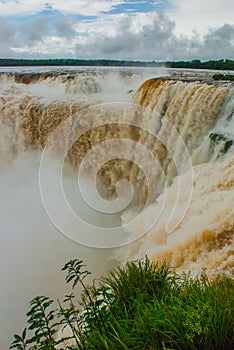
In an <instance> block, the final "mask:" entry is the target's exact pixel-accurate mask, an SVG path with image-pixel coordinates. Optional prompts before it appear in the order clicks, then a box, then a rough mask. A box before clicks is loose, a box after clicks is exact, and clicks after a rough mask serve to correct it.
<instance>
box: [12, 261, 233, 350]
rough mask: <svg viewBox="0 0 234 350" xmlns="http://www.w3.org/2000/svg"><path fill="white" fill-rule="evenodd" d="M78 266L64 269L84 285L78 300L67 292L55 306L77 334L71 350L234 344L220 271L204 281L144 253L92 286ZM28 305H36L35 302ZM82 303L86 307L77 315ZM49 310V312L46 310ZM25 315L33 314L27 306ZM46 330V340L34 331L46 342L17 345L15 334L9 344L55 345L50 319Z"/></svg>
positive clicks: (220, 349) (195, 349) (226, 347)
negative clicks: (27, 311) (158, 261)
mask: <svg viewBox="0 0 234 350" xmlns="http://www.w3.org/2000/svg"><path fill="white" fill-rule="evenodd" d="M83 266H84V265H82V262H80V261H78V260H73V261H71V262H69V263H67V264H66V265H65V267H64V268H63V270H67V272H68V275H67V277H66V280H69V281H70V282H72V283H73V287H75V286H76V285H77V283H78V282H80V283H81V284H82V286H83V288H84V294H83V298H82V301H81V302H80V304H79V305H76V304H75V303H74V301H73V300H74V299H73V296H70V297H67V298H66V302H65V304H66V303H67V302H68V306H66V307H65V306H61V304H60V308H59V310H58V322H57V323H58V324H60V325H61V324H69V325H70V326H71V328H73V331H74V338H76V339H77V340H76V345H75V346H74V347H73V349H83V350H94V349H95V350H99V349H100V350H105V349H106V350H122V349H123V350H128V349H129V350H130V349H131V350H133V349H136V350H144V349H145V350H153V349H154V350H160V349H165V350H166V349H167V350H169V349H173V350H176V349H178V350H208V349H210V350H231V349H234V310H233V305H234V281H233V280H232V279H230V278H227V277H224V276H223V277H219V278H218V279H216V280H215V281H213V282H209V280H208V278H207V276H206V275H205V274H202V275H201V276H200V277H199V278H196V279H194V278H191V276H189V275H185V274H183V275H177V274H176V273H174V272H173V271H172V269H171V268H170V267H169V266H168V265H167V264H165V263H162V264H159V263H153V262H150V261H149V259H148V258H145V259H144V260H139V261H132V262H129V263H127V264H126V265H125V266H123V267H118V268H117V269H116V270H114V271H112V272H111V273H110V274H109V276H108V277H107V278H105V279H103V280H102V287H99V288H97V287H95V286H92V287H87V286H85V285H84V282H83V280H84V276H86V275H87V273H88V272H87V271H83V270H82V268H83ZM82 271H83V272H82ZM46 302H47V305H48V307H50V306H51V305H49V303H48V301H47V300H46ZM33 305H34V308H35V303H34V304H33ZM66 305H67V304H66ZM82 308H83V310H85V312H83V314H82V315H81V313H80V310H81V309H82ZM34 310H35V309H34ZM43 310H44V309H43ZM44 311H45V310H44ZM54 312H55V311H54V310H53V313H52V314H53V315H54ZM37 314H38V312H37ZM44 314H46V312H44ZM48 314H49V315H51V310H50V309H49V310H48ZM29 315H30V317H31V319H32V312H31V311H30V312H29ZM47 318H48V317H47ZM41 324H42V325H47V324H46V323H45V322H41ZM31 325H32V323H31ZM51 330H52V331H50V330H49V329H48V327H46V328H45V337H47V340H46V339H43V337H42V336H41V333H42V332H41V331H40V332H39V334H40V342H41V344H44V345H43V346H45V344H48V345H46V347H42V346H41V345H40V343H35V342H34V343H33V342H31V343H30V339H29V341H28V343H27V344H26V346H25V347H20V346H22V344H21V345H20V341H19V339H18V338H17V339H18V343H17V342H16V340H15V342H16V343H15V345H13V347H12V348H17V349H28V348H29V349H30V347H27V346H28V345H29V344H33V345H34V349H48V350H49V349H55V345H56V342H54V343H53V342H52V341H51V337H48V334H49V335H50V336H51V334H53V331H54V323H53V322H52V325H51ZM25 333H26V332H25ZM15 337H17V336H15ZM18 337H19V336H18ZM25 337H26V335H25ZM31 339H33V338H31ZM46 341H47V343H46ZM21 343H22V342H21ZM24 343H26V342H25V341H24ZM17 344H18V345H17ZM60 344H61V345H60V346H61V349H65V347H63V346H62V342H61V343H60ZM57 345H59V344H57ZM17 346H18V347H17ZM30 346H31V345H30ZM67 349H68V348H67Z"/></svg>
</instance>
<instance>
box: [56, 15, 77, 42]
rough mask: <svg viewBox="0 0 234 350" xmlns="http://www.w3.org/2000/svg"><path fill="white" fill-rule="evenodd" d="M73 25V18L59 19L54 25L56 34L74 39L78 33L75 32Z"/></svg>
mask: <svg viewBox="0 0 234 350" xmlns="http://www.w3.org/2000/svg"><path fill="white" fill-rule="evenodd" d="M73 25H74V23H73V21H72V19H71V17H69V18H66V19H60V18H57V19H56V20H55V23H54V26H55V30H56V34H57V35H58V36H61V37H65V38H68V39H69V38H72V37H74V36H75V34H76V31H75V30H74V28H73Z"/></svg>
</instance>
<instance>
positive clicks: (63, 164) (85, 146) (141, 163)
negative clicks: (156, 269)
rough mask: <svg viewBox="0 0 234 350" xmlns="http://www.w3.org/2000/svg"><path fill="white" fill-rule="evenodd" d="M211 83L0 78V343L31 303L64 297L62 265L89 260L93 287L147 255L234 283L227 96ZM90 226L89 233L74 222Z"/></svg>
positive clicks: (231, 127)
mask: <svg viewBox="0 0 234 350" xmlns="http://www.w3.org/2000/svg"><path fill="white" fill-rule="evenodd" d="M146 76H147V74H146ZM208 80H209V79H207V77H206V81H202V79H201V74H200V75H199V80H197V81H196V80H195V77H194V76H193V78H192V79H188V80H186V79H185V77H183V80H178V77H176V78H173V77H169V78H168V77H167V78H160V77H159V78H154V79H148V80H146V79H145V75H142V74H141V75H140V74H139V75H137V74H132V73H131V74H130V73H127V72H125V73H124V74H121V75H118V74H115V73H113V72H111V73H110V74H107V73H106V72H101V71H98V72H91V71H88V70H87V71H80V72H75V71H74V72H67V71H65V72H58V71H57V72H36V73H35V72H28V73H24V72H18V73H17V72H16V73H13V72H9V73H2V74H0V126H1V127H0V186H1V190H2V193H3V195H2V196H1V201H0V209H1V215H2V216H1V224H2V233H1V236H0V239H1V242H0V243H1V246H2V247H4V248H3V252H2V254H1V259H2V262H1V266H2V268H1V269H2V270H1V278H2V283H3V285H6V289H4V290H3V291H2V293H3V294H1V295H0V296H1V298H0V299H1V300H2V301H3V303H4V305H0V306H1V309H2V310H3V313H2V315H3V316H2V317H3V319H2V321H1V320H0V321H1V322H3V326H1V327H0V338H2V339H4V340H3V341H4V342H5V343H6V342H9V341H10V340H9V339H8V336H10V334H12V332H11V330H13V329H15V328H17V327H18V324H17V322H18V321H16V320H17V319H21V318H22V315H24V314H25V311H26V309H27V308H26V305H25V304H26V303H27V302H28V300H29V298H32V297H33V296H34V293H42V294H43V293H44V294H50V295H51V296H52V297H54V298H55V299H56V298H57V296H58V294H57V293H58V290H59V292H60V293H59V296H60V295H61V294H62V295H63V294H64V293H63V290H62V289H61V288H62V287H61V285H62V281H61V283H60V282H59V277H58V276H57V275H56V273H57V270H59V267H60V265H62V264H64V263H65V261H64V259H69V258H70V255H72V256H73V257H77V256H78V258H81V259H84V260H85V259H86V260H88V262H90V264H91V266H90V270H94V272H95V276H96V277H99V276H100V275H101V274H102V273H103V272H104V271H105V269H108V267H110V266H111V264H112V263H113V261H114V263H115V262H118V261H120V262H124V261H126V260H129V259H136V258H142V257H144V255H145V254H147V255H148V256H149V258H150V259H152V260H155V261H157V260H164V259H166V260H167V261H168V262H169V263H170V264H171V265H172V266H173V267H174V268H175V269H177V271H191V272H192V273H193V274H194V275H196V274H197V273H200V272H201V271H202V269H206V272H207V273H208V275H209V276H210V278H213V277H215V276H216V275H217V274H219V273H225V274H227V275H230V276H233V267H234V266H233V251H234V238H233V236H234V235H233V233H234V212H233V200H234V148H233V143H234V86H233V83H223V82H214V81H212V80H211V79H210V81H208ZM80 173H81V175H82V176H81V180H80V179H79V181H81V182H80V183H81V184H82V185H83V187H82V186H81V187H82V189H81V193H79V195H77V192H76V187H77V174H80ZM38 174H39V176H38ZM60 175H61V178H62V179H63V180H64V193H65V195H66V196H67V198H68V199H67V201H68V202H69V205H70V206H67V207H65V204H64V207H63V205H62V204H61V203H60V200H61V201H62V200H63V194H64V193H63V192H61V193H58V192H59V190H60V188H59V186H60V177H59V176H60ZM39 180H40V182H39ZM91 180H92V181H91ZM123 180H127V181H126V182H124V181H123ZM94 182H95V185H96V187H97V188H96V187H95V186H93V184H94ZM39 184H40V188H39ZM129 184H131V186H129ZM56 186H57V187H56ZM82 191H83V192H82ZM96 192H98V193H96ZM97 194H99V195H101V196H100V198H101V204H100V206H99V202H98V201H99V199H100V198H99V197H98V196H97ZM47 195H48V196H49V195H50V198H47V197H46V196H47ZM83 195H84V197H82V196H83ZM86 196H87V197H86ZM77 197H79V198H77ZM93 199H95V200H93ZM86 200H87V203H88V204H87V203H85V204H84V202H85V201H86ZM89 200H90V202H88V201H89ZM97 203H98V204H97ZM96 204H97V210H93V209H92V206H94V207H95V208H96ZM43 205H44V207H43ZM73 205H74V208H75V209H74V208H73ZM63 208H65V209H64V210H63ZM71 208H72V209H71ZM90 208H91V209H90ZM116 208H117V209H116ZM56 210H58V212H56ZM66 210H67V211H66ZM69 210H70V212H69ZM73 211H74V212H75V213H76V214H77V212H78V214H80V212H81V214H80V215H81V217H82V220H83V221H82V224H80V226H79V224H77V221H76V220H75V216H72V214H73ZM103 212H104V214H103ZM46 213H47V214H48V217H49V218H50V220H51V222H52V223H50V221H49V218H48V217H47V216H46ZM55 214H56V215H57V216H56V215H55ZM89 219H91V224H90V225H89V226H90V227H91V226H92V230H93V231H88V229H87V230H86V227H85V224H84V223H83V222H84V221H86V220H89ZM56 220H58V221H56ZM104 221H105V222H104ZM63 225H65V226H63ZM66 225H67V226H66ZM61 227H65V228H66V229H67V230H70V231H71V234H70V233H69V234H68V233H67V232H66V229H64V230H62V229H61ZM103 227H104V228H106V227H107V228H108V229H107V231H105V230H104V229H103ZM117 228H118V229H119V231H117ZM108 230H109V231H108ZM59 231H60V232H62V233H63V235H64V236H62V235H60V234H59ZM102 231H103V232H102ZM67 237H68V238H70V240H68V239H67ZM73 241H75V242H78V243H81V244H75V243H74V242H73ZM82 244H83V246H82ZM86 245H87V247H86ZM38 247H39V248H38ZM91 247H93V248H91ZM100 247H102V248H109V249H104V250H102V249H99V248H100ZM95 248H98V249H95ZM113 248H115V249H113ZM33 259H35V261H34V260H33ZM5 260H8V262H9V264H8V265H9V266H8V271H9V272H7V273H6V271H5V269H4V266H5ZM52 260H53V261H52ZM51 261H52V262H51ZM85 262H87V261H85ZM15 271H16V272H15ZM14 273H16V275H17V276H13V275H14ZM8 274H9V275H12V276H11V279H10V280H9V276H8ZM22 281H23V282H22ZM50 281H52V283H50ZM19 284H20V285H21V288H20V289H19V288H18V286H19ZM34 285H35V286H36V287H35V288H37V290H34V287H33V286H34ZM40 286H42V290H38V288H39V287H40ZM9 291H10V292H9ZM5 305H12V310H11V312H10V314H9V317H7V316H6V312H7V311H6V310H5V309H6V307H5ZM19 305H21V306H20V307H19ZM24 305H25V309H24V310H22V309H23V308H24ZM15 313H16V315H17V314H20V317H18V318H17V317H15ZM4 327H5V328H4ZM11 328H12V329H11ZM21 328H22V325H20V326H19V329H21ZM1 332H2V333H1Z"/></svg>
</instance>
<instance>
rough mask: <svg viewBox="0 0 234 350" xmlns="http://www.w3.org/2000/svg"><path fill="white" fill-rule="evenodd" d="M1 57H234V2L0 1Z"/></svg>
mask: <svg viewBox="0 0 234 350" xmlns="http://www.w3.org/2000/svg"><path fill="white" fill-rule="evenodd" d="M0 57H2V58H3V57H5V58H7V57H17V58H105V59H130V60H156V61H166V60H191V59H201V60H207V59H222V58H224V59H234V0H156V1H155V0H148V1H147V0H99V1H98V0H47V1H46V0H0Z"/></svg>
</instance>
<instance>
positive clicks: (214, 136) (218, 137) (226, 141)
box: [209, 132, 234, 154]
mask: <svg viewBox="0 0 234 350" xmlns="http://www.w3.org/2000/svg"><path fill="white" fill-rule="evenodd" d="M209 138H210V140H211V141H212V142H213V143H214V144H215V145H220V146H222V150H221V152H220V154H225V153H227V152H228V150H229V149H230V148H231V147H232V146H233V145H234V139H233V136H232V135H228V134H221V133H218V132H212V133H211V134H210V135H209Z"/></svg>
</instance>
